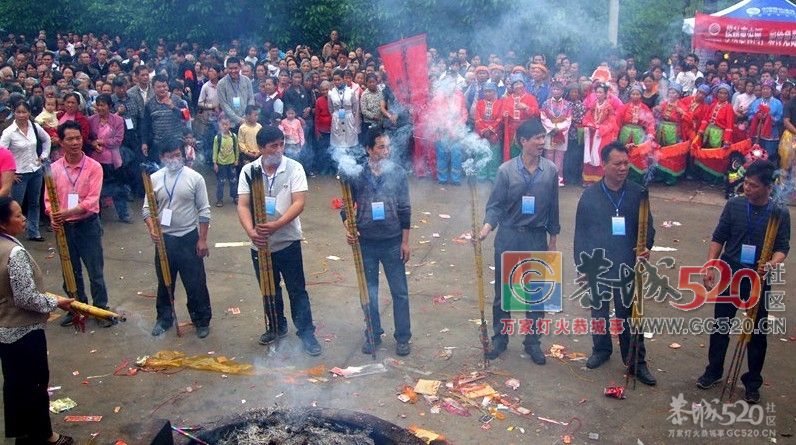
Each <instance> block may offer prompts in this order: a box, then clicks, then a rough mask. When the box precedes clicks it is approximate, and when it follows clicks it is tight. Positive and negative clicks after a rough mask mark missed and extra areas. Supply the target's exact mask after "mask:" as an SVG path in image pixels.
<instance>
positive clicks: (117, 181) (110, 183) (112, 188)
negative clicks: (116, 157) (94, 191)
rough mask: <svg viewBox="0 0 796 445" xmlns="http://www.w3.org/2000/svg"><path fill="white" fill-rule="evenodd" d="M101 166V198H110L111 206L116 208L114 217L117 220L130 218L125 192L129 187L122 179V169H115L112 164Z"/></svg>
mask: <svg viewBox="0 0 796 445" xmlns="http://www.w3.org/2000/svg"><path fill="white" fill-rule="evenodd" d="M101 165H102V175H103V176H102V192H101V193H100V196H101V197H102V198H106V197H110V198H111V199H112V200H113V206H114V207H115V208H116V216H118V217H119V219H127V218H129V217H130V211H129V209H128V208H127V192H128V190H129V186H128V185H127V184H125V183H124V179H123V177H122V168H121V167H119V168H115V167H114V166H113V164H101Z"/></svg>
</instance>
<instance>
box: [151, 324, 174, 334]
mask: <svg viewBox="0 0 796 445" xmlns="http://www.w3.org/2000/svg"><path fill="white" fill-rule="evenodd" d="M169 329H171V325H169V326H163V325H162V324H161V323H159V322H158V323H155V327H154V328H152V336H153V337H157V336H160V335H163V333H164V332H166V331H168V330H169Z"/></svg>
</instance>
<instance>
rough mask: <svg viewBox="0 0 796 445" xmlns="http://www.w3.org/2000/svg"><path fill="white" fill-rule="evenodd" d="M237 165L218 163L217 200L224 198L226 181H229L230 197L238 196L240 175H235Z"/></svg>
mask: <svg viewBox="0 0 796 445" xmlns="http://www.w3.org/2000/svg"><path fill="white" fill-rule="evenodd" d="M235 170H236V167H235V166H234V165H233V164H227V165H222V164H218V173H216V201H223V200H224V183H225V182H228V183H229V197H230V198H233V199H235V198H237V197H238V177H237V176H235Z"/></svg>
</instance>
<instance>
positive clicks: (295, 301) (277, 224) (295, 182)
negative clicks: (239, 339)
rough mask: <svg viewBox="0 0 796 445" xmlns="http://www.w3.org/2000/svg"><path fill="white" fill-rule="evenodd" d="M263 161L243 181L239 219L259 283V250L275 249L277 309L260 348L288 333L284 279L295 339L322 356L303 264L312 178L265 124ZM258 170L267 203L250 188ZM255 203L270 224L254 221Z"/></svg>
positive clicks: (240, 183) (249, 169) (261, 145)
mask: <svg viewBox="0 0 796 445" xmlns="http://www.w3.org/2000/svg"><path fill="white" fill-rule="evenodd" d="M257 146H258V147H259V148H260V157H259V158H257V159H255V160H254V161H253V162H250V163H248V164H246V165H245V166H244V167H243V168H242V169H241V172H240V179H239V181H238V219H239V220H240V224H241V226H243V229H244V230H245V231H246V234H247V235H248V236H249V238H250V239H251V240H252V249H251V257H252V263H253V265H254V272H255V274H256V275H257V279H258V282H259V280H260V268H259V258H258V251H257V249H258V248H263V247H265V246H266V245H267V246H268V247H269V248H270V250H271V264H272V267H273V275H274V285H275V290H276V292H275V295H274V296H273V298H274V305H275V306H276V314H275V315H276V320H274V319H273V318H274V315H272V314H270V313H269V311H266V317H268V330H267V331H266V332H265V333H264V334H263V335H262V336H260V344H263V345H267V344H270V343H273V342H274V341H276V340H277V339H279V338H282V337H285V336H286V335H287V332H288V327H287V319H286V318H285V316H284V301H283V300H282V288H281V286H280V281H281V280H282V279H284V280H285V287H286V288H287V293H288V297H289V298H290V313H291V316H292V318H293V324H294V325H295V326H296V335H297V336H298V337H299V338H300V339H301V343H302V346H303V349H304V352H305V353H306V354H308V355H311V356H317V355H320V353H321V345H320V344H319V343H318V340H317V339H316V338H315V326H314V325H313V323H312V310H311V308H310V298H309V295H308V294H307V290H306V289H305V286H306V284H305V279H304V263H303V260H302V256H301V238H302V232H301V221H300V220H299V215H300V214H301V212H302V211H304V199H305V195H306V194H307V190H308V187H307V176H306V174H305V173H304V168H303V167H302V166H301V164H300V163H298V162H297V161H294V160H293V159H290V158H287V157H285V156H284V152H285V135H284V134H283V133H282V130H280V129H279V128H277V127H273V126H265V127H263V128H261V129H260V131H259V132H258V133H257ZM254 169H262V181H263V187H264V189H265V203H256V204H255V203H254V202H253V201H252V196H251V184H252V180H253V179H252V177H253V171H254ZM254 205H265V211H266V215H267V218H268V222H267V223H265V224H255V223H254V217H253V215H254Z"/></svg>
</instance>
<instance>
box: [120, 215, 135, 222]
mask: <svg viewBox="0 0 796 445" xmlns="http://www.w3.org/2000/svg"><path fill="white" fill-rule="evenodd" d="M119 221H121V222H123V223H125V224H132V223H133V218H130V217H129V216H126V217H124V218H119Z"/></svg>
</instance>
